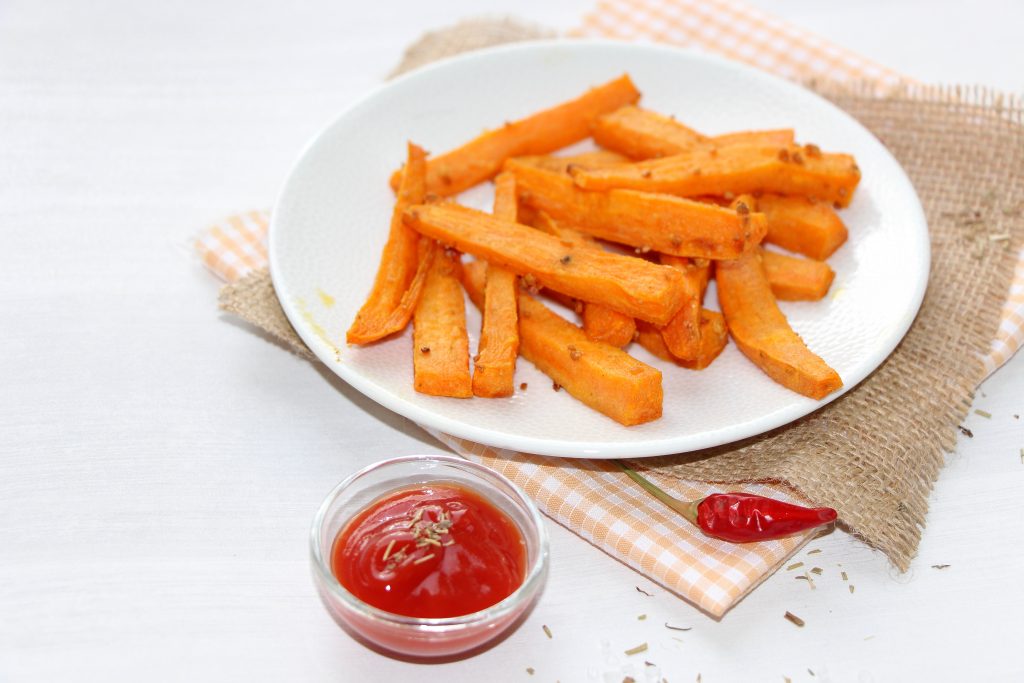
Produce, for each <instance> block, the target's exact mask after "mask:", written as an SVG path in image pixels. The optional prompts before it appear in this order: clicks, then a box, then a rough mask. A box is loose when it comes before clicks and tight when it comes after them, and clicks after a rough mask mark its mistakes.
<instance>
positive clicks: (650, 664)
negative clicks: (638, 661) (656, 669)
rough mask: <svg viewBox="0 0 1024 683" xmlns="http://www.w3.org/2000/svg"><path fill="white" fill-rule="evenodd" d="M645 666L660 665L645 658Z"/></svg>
mask: <svg viewBox="0 0 1024 683" xmlns="http://www.w3.org/2000/svg"><path fill="white" fill-rule="evenodd" d="M644 666H658V665H657V664H655V663H654V662H648V661H647V660H646V659H645V660H644Z"/></svg>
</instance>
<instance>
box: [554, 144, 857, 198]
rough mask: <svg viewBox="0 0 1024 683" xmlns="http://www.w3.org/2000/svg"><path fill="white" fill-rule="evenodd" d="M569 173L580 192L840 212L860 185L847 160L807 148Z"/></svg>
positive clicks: (725, 150) (733, 150)
mask: <svg viewBox="0 0 1024 683" xmlns="http://www.w3.org/2000/svg"><path fill="white" fill-rule="evenodd" d="M570 172H571V173H572V177H573V179H574V180H575V181H576V184H577V185H578V186H579V187H581V188H583V189H585V190H591V191H600V190H612V189H617V188H618V189H631V190H640V191H643V192H664V193H667V194H674V195H678V196H682V197H695V196H699V195H719V196H729V195H736V194H742V193H744V192H771V193H775V194H783V195H796V196H800V197H812V198H816V199H824V200H828V201H830V202H835V203H836V204H838V205H839V206H846V205H847V204H849V203H850V199H851V198H852V197H853V192H854V190H855V189H856V188H857V183H859V182H860V169H859V168H857V164H856V163H854V160H853V157H851V156H850V155H849V154H825V153H823V152H821V151H819V150H818V148H817V147H814V146H810V145H809V146H808V147H799V146H796V145H790V146H779V145H759V146H758V145H749V146H747V145H731V146H727V147H721V148H717V149H714V148H712V149H705V148H699V149H696V150H693V151H690V152H686V153H683V154H677V155H675V156H671V157H665V158H663V159H651V160H649V161H641V162H637V163H635V164H630V165H625V166H614V167H611V168H603V169H592V170H587V169H583V168H572V169H570Z"/></svg>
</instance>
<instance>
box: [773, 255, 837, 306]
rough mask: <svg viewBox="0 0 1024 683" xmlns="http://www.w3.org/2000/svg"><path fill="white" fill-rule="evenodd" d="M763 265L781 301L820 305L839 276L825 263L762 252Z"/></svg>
mask: <svg viewBox="0 0 1024 683" xmlns="http://www.w3.org/2000/svg"><path fill="white" fill-rule="evenodd" d="M761 265H762V266H763V267H764V275H765V277H767V278H768V284H769V285H770V286H771V288H772V294H774V295H775V298H776V299H778V300H780V301H817V300H818V299H821V298H823V297H824V296H825V295H826V294H828V288H829V287H831V286H832V280H833V279H834V278H835V276H836V274H835V272H834V271H833V270H832V269H831V268H830V267H829V265H828V264H827V263H825V262H824V261H814V260H812V259H806V258H800V257H798V256H788V255H786V254H780V253H778V252H775V251H768V250H762V252H761Z"/></svg>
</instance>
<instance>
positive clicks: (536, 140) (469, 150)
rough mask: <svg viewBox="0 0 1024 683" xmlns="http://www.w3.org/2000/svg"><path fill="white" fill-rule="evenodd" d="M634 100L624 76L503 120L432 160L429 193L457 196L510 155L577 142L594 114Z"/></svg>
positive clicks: (397, 178)
mask: <svg viewBox="0 0 1024 683" xmlns="http://www.w3.org/2000/svg"><path fill="white" fill-rule="evenodd" d="M638 99H640V91H639V90H637V89H636V86H634V85H633V81H631V80H630V78H629V76H626V75H623V76H620V77H619V78H616V79H615V80H613V81H609V82H608V83H605V84H603V85H600V86H598V87H596V88H593V89H591V90H589V91H587V92H586V93H584V94H583V95H581V96H579V97H577V98H576V99H574V100H569V101H568V102H564V103H562V104H559V105H557V106H555V107H552V108H550V109H545V110H543V111H539V112H537V113H535V114H533V115H531V116H528V117H526V118H524V119H520V120H518V121H512V122H509V123H506V124H505V125H504V126H502V127H501V128H498V129H496V130H492V131H488V132H486V133H484V134H483V135H481V136H479V137H477V138H474V139H473V140H470V141H469V142H467V143H466V144H464V145H462V146H461V147H457V148H455V149H453V150H452V151H450V152H446V153H445V154H441V155H440V156H437V157H435V158H433V159H431V160H430V162H429V163H428V164H427V191H428V192H433V193H434V194H437V195H441V196H449V195H454V194H458V193H459V192H462V191H463V190H465V189H468V188H470V187H473V186H474V185H476V184H477V183H480V182H483V181H484V180H487V179H489V178H491V177H493V176H494V175H495V174H497V172H498V171H499V170H501V165H502V163H504V161H505V159H508V158H509V157H515V156H522V155H525V154H548V153H549V152H554V151H555V150H557V149H561V148H562V147H565V146H567V145H571V144H573V143H574V142H579V141H580V140H583V139H584V138H586V137H587V136H589V135H590V124H591V122H592V121H593V120H594V119H595V118H597V117H598V116H600V115H601V114H605V113H607V112H610V111H614V110H616V109H618V108H619V107H621V106H623V105H625V104H630V103H632V102H636V101H637V100H638ZM400 173H401V172H400V171H396V172H395V173H394V175H392V176H391V187H393V188H397V187H398V184H399V181H400V178H401V176H400Z"/></svg>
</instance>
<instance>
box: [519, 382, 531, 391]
mask: <svg viewBox="0 0 1024 683" xmlns="http://www.w3.org/2000/svg"><path fill="white" fill-rule="evenodd" d="M528 386H530V385H529V384H527V383H526V382H523V383H522V384H520V385H519V391H526V388H527V387H528Z"/></svg>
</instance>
